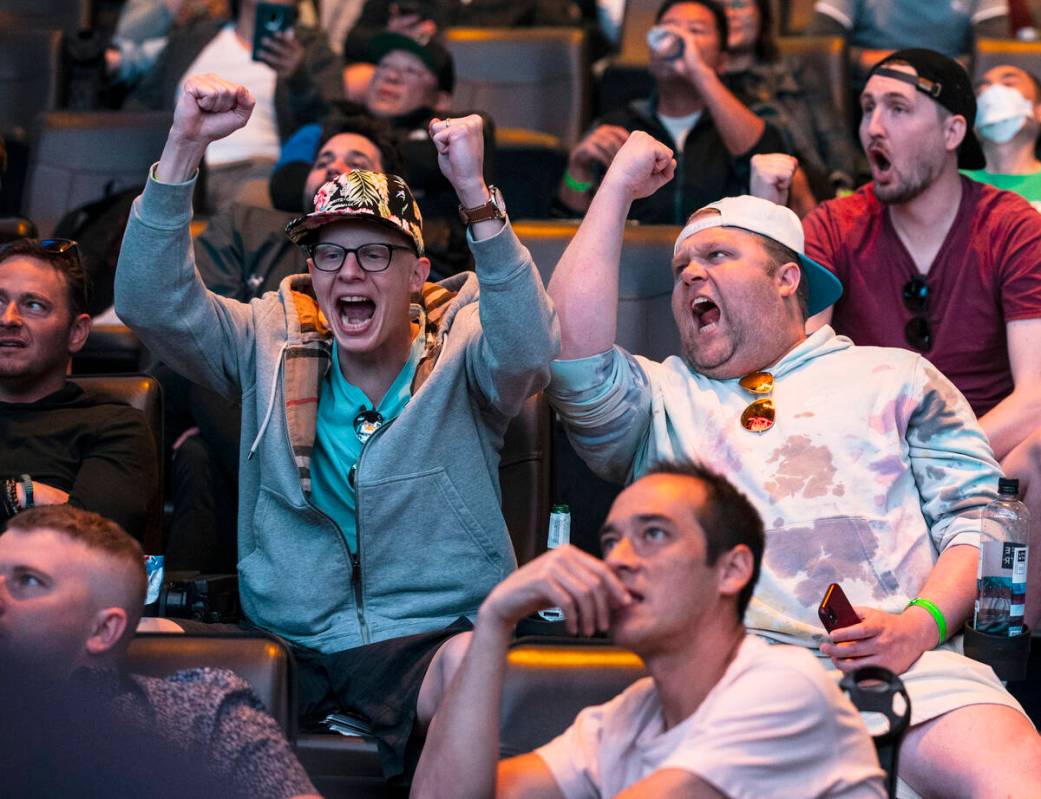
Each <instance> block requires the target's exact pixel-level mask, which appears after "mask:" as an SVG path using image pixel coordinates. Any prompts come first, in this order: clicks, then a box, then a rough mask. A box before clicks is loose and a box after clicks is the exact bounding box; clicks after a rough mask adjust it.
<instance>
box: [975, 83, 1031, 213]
mask: <svg viewBox="0 0 1041 799" xmlns="http://www.w3.org/2000/svg"><path fill="white" fill-rule="evenodd" d="M976 105H977V111H976V131H977V132H978V133H979V136H980V138H981V139H982V140H983V141H982V143H983V155H984V156H985V157H986V159H987V165H986V167H984V168H983V169H969V170H965V172H964V174H966V175H968V176H969V177H970V178H972V179H973V180H978V181H979V182H980V183H987V184H989V185H991V186H995V187H997V188H999V189H1004V190H1005V191H1013V192H1015V193H1016V194H1019V195H1021V196H1023V197H1025V198H1026V199H1027V201H1028V202H1029V203H1030V204H1031V205H1033V206H1034V208H1035V209H1037V210H1038V211H1041V160H1038V157H1037V137H1038V133H1039V131H1041V83H1039V82H1038V79H1037V78H1036V77H1034V76H1033V75H1032V74H1030V73H1029V72H1027V71H1026V70H1023V69H1020V68H1019V67H1014V66H1012V65H1011V64H1002V65H1001V66H997V67H994V68H993V69H989V70H987V73H986V74H985V75H984V76H983V80H981V81H980V82H979V84H977V86H976Z"/></svg>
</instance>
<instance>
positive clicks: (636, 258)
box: [513, 220, 679, 360]
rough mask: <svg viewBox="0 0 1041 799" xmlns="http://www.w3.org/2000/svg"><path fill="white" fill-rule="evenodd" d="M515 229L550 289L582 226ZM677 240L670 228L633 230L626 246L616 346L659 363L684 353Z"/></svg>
mask: <svg viewBox="0 0 1041 799" xmlns="http://www.w3.org/2000/svg"><path fill="white" fill-rule="evenodd" d="M513 227H514V230H515V231H516V233H517V236H518V237H519V238H520V240H521V241H522V242H524V244H525V245H526V246H527V247H528V249H529V250H531V254H532V257H533V258H534V259H535V263H536V264H537V266H538V269H539V272H540V273H541V274H542V279H543V280H545V281H546V282H547V283H548V282H549V279H550V277H551V275H552V274H553V269H554V268H555V267H556V265H557V261H559V260H560V256H561V255H562V254H563V252H564V249H565V248H566V247H567V245H568V243H569V242H570V241H571V239H572V237H573V236H574V235H575V231H576V230H577V229H578V223H577V222H575V221H570V220H568V221H560V222H550V221H546V222H528V221H517V222H515V223H514V226H513ZM677 235H679V228H677V227H672V226H669V225H630V226H629V227H627V228H626V230H625V239H624V241H623V244H622V261H621V271H620V273H619V286H618V288H619V296H618V335H617V337H616V338H615V341H616V342H617V343H618V344H620V345H621V346H623V347H625V348H626V349H627V350H629V351H630V352H633V353H636V354H638V355H646V356H647V357H648V358H653V359H655V360H662V359H664V358H666V357H667V356H669V355H673V354H675V353H678V352H679V334H678V333H677V332H676V325H675V324H674V322H673V320H672V305H671V299H672V286H673V278H672V247H673V244H674V243H675V241H676V236H677Z"/></svg>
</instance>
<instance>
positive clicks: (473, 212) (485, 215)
mask: <svg viewBox="0 0 1041 799" xmlns="http://www.w3.org/2000/svg"><path fill="white" fill-rule="evenodd" d="M488 191H489V193H490V195H491V196H490V197H489V198H488V202H486V203H484V204H483V205H478V206H477V207H476V208H463V206H461V205H460V206H459V218H460V219H462V220H463V224H464V225H472V224H474V223H476V222H484V221H486V220H489V219H504V218H505V217H506V211H505V210H504V209H503V208H501V207H500V206H499V204H498V203H497V202H496V199H497V198H500V199H501V197H502V193H501V192H500V191H499V190H498V189H497V188H496V187H495V186H489V187H488Z"/></svg>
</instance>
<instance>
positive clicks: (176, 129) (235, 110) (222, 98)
mask: <svg viewBox="0 0 1041 799" xmlns="http://www.w3.org/2000/svg"><path fill="white" fill-rule="evenodd" d="M254 103H255V100H254V99H253V95H252V94H251V93H250V91H249V89H247V88H246V87H245V86H242V85H240V84H238V83H232V82H231V81H227V80H224V78H221V77H219V76H217V75H192V76H190V77H189V78H188V79H187V80H186V81H185V82H184V90H183V91H182V92H181V96H180V97H179V98H177V106H176V107H175V108H174V119H173V125H172V126H171V128H170V137H171V138H172V139H178V140H180V141H183V142H191V143H193V144H199V145H207V144H209V143H210V142H214V141H217V139H223V138H224V137H225V136H228V135H229V134H231V133H234V132H235V131H236V130H238V129H239V128H241V127H243V126H245V124H246V123H247V122H248V121H249V116H250V114H251V113H252V112H253V105H254Z"/></svg>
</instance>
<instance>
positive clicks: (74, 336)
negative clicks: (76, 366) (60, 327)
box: [69, 313, 91, 355]
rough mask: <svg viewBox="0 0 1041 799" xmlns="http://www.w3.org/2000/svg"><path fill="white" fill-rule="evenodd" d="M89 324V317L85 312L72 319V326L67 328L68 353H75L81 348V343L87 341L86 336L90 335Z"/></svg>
mask: <svg viewBox="0 0 1041 799" xmlns="http://www.w3.org/2000/svg"><path fill="white" fill-rule="evenodd" d="M90 324H91V322H90V317H89V316H87V314H85V313H81V314H80V315H79V316H77V317H76V318H75V319H74V320H73V322H72V327H70V328H69V355H75V354H76V353H77V352H79V351H80V350H81V349H83V345H84V344H86V343H87V336H89V335H90Z"/></svg>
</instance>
